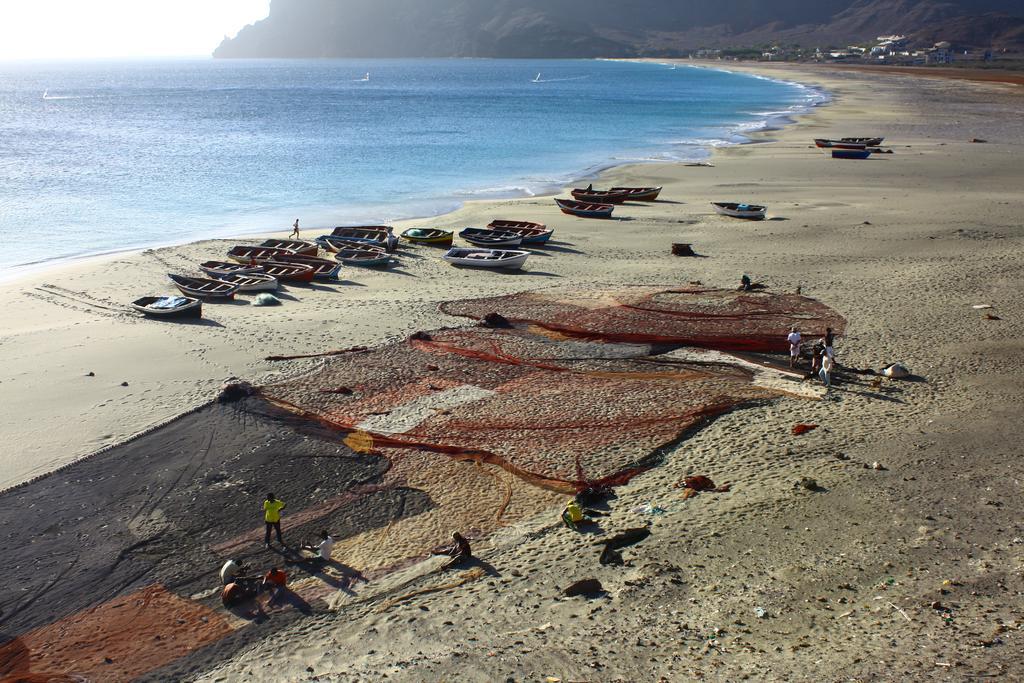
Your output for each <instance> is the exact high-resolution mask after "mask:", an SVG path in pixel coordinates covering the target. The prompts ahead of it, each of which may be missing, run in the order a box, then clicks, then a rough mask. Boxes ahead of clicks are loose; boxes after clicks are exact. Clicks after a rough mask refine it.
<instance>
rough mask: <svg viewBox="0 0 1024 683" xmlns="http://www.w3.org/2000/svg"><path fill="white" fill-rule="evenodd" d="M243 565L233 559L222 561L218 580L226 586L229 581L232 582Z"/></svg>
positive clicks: (242, 568) (240, 571)
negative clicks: (222, 564)
mask: <svg viewBox="0 0 1024 683" xmlns="http://www.w3.org/2000/svg"><path fill="white" fill-rule="evenodd" d="M244 569H245V567H244V566H243V565H241V564H239V563H238V562H235V561H234V560H228V561H227V562H225V563H224V566H223V567H221V568H220V582H221V584H222V585H224V586H226V585H228V584H229V583H233V582H234V580H235V577H236V576H239V575H240V574H241V573H242V571H243V570H244Z"/></svg>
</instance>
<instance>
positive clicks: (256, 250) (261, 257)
mask: <svg viewBox="0 0 1024 683" xmlns="http://www.w3.org/2000/svg"><path fill="white" fill-rule="evenodd" d="M281 255H292V256H294V255H295V252H294V251H292V250H291V249H275V248H274V247H251V246H245V245H239V246H235V247H232V248H231V250H230V251H228V258H229V259H231V260H232V261H237V262H238V263H249V262H250V261H269V260H271V259H273V258H274V257H275V256H281Z"/></svg>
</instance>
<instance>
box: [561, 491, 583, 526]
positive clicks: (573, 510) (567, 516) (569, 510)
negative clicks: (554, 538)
mask: <svg viewBox="0 0 1024 683" xmlns="http://www.w3.org/2000/svg"><path fill="white" fill-rule="evenodd" d="M585 520H586V516H585V515H584V514H583V508H582V507H580V504H579V503H578V502H577V501H576V499H575V498H573V499H571V500H570V501H569V502H568V503H566V504H565V509H564V510H562V521H563V522H565V525H566V526H567V527H569V528H570V529H572V530H573V531H579V530H580V529H579V525H580V523H581V522H583V521H585Z"/></svg>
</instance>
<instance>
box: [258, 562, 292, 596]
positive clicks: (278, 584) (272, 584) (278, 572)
mask: <svg viewBox="0 0 1024 683" xmlns="http://www.w3.org/2000/svg"><path fill="white" fill-rule="evenodd" d="M287 585H288V574H286V573H285V571H284V570H283V569H281V568H280V567H271V568H270V571H269V572H267V573H266V574H264V575H263V583H261V584H260V590H264V591H269V592H270V602H273V601H274V598H276V597H277V595H278V593H280V592H281V591H282V590H284V588H285V587H286V586H287Z"/></svg>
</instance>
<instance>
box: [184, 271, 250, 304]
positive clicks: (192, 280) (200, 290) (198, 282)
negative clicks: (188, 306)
mask: <svg viewBox="0 0 1024 683" xmlns="http://www.w3.org/2000/svg"><path fill="white" fill-rule="evenodd" d="M167 277H169V278H170V279H171V282H173V283H174V286H175V287H177V288H178V289H180V290H181V293H182V294H184V295H185V296H191V297H194V298H196V299H234V298H235V292H237V291H238V285H233V284H231V283H230V282H224V281H223V280H211V279H210V278H205V277H189V276H187V275H174V274H173V273H168V274H167Z"/></svg>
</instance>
